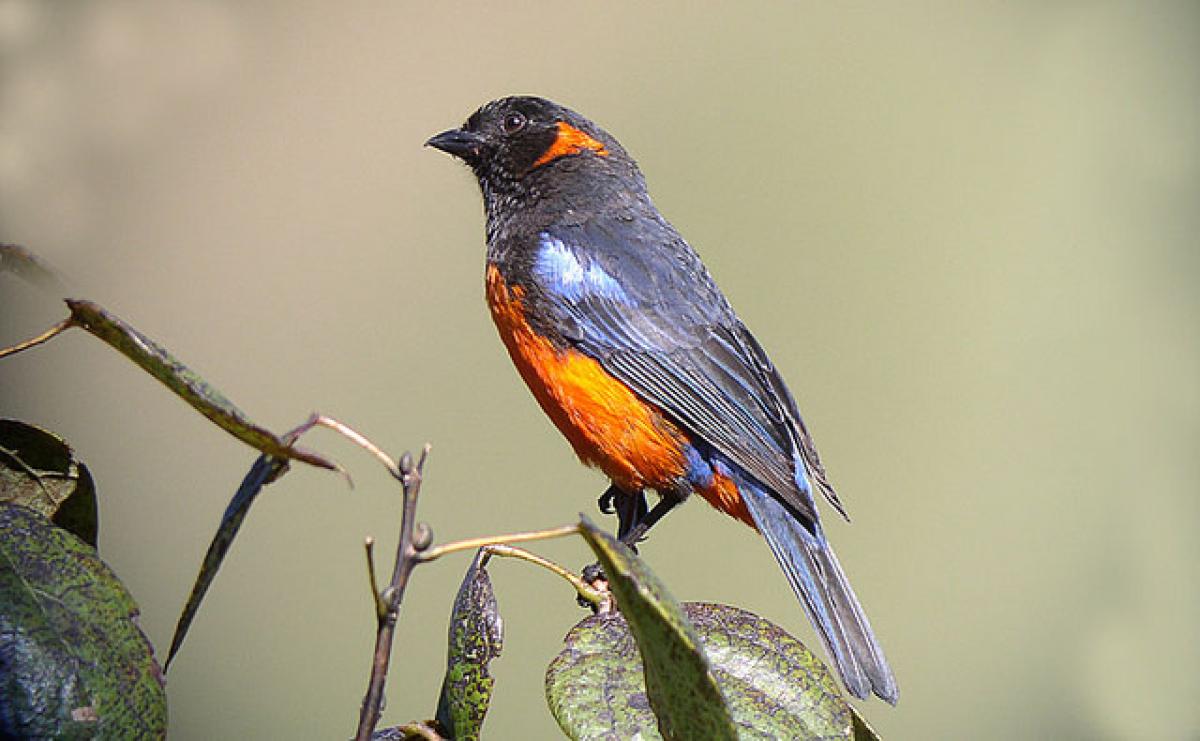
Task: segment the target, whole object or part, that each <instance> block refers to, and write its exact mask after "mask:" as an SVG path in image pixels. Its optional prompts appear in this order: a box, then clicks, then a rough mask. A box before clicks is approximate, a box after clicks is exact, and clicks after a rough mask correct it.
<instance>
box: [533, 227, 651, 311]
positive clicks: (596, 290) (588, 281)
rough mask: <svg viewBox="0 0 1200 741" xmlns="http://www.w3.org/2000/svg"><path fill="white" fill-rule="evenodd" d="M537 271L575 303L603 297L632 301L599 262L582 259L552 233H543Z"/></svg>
mask: <svg viewBox="0 0 1200 741" xmlns="http://www.w3.org/2000/svg"><path fill="white" fill-rule="evenodd" d="M533 272H534V274H535V275H536V276H537V277H538V278H539V279H540V280H541V281H543V282H544V284H545V285H546V287H548V288H549V289H550V290H552V291H554V293H555V294H557V295H559V296H561V297H563V298H565V299H566V300H568V301H571V302H578V301H582V300H583V299H584V298H586V297H589V296H590V297H596V296H602V297H604V298H607V299H609V300H610V301H615V302H617V303H622V304H631V303H632V301H630V299H629V296H628V295H626V293H625V290H624V289H623V288H621V284H620V283H618V282H617V281H616V279H615V278H613V277H612V276H611V275H609V274H608V273H607V272H605V270H604V268H602V267H600V265H598V264H597V263H595V262H592V261H588V260H585V259H581V258H580V256H579V255H577V254H576V253H575V252H574V251H573V250H571V248H569V247H567V246H566V245H565V244H563V242H562V240H560V239H555V238H554V237H552V236H550V235H549V234H544V233H543V234H541V235H540V237H539V243H538V253H537V259H536V261H535V262H534V265H533Z"/></svg>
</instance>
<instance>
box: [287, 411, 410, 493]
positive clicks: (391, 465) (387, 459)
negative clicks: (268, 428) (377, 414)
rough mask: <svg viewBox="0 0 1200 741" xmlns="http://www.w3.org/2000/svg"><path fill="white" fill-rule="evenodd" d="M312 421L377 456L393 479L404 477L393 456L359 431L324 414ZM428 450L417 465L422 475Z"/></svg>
mask: <svg viewBox="0 0 1200 741" xmlns="http://www.w3.org/2000/svg"><path fill="white" fill-rule="evenodd" d="M310 421H311V422H312V424H313V425H320V426H321V427H327V428H329V429H331V430H333V431H334V432H337V433H339V434H340V435H342V436H343V437H345V438H346V439H347V440H349V441H350V442H352V443H354V444H355V445H357V446H359V447H360V448H362V449H363V450H365V451H367V452H368V453H370V454H371V455H373V456H375V458H376V460H378V461H379V462H380V463H382V464H383V467H384V468H386V469H387V470H388V473H390V474H391V475H392V477H393V478H395V479H397V480H399V479H400V478H401V477H402V476H403V475H404V474H403V472H401V471H400V467H399V466H398V465H397V464H396V461H394V460H392V457H391V456H389V455H388V454H387V453H385V452H383V450H381V449H380V448H379V446H378V445H376V444H375V443H373V442H371V441H370V440H369V439H367V436H366V435H364V434H362V433H361V432H359V431H358V430H355V429H354V428H353V427H350V426H349V425H346V424H343V423H341V422H339V421H337V420H336V419H334V418H333V417H326V416H325V415H324V414H314V415H313V417H312V418H311V420H310ZM428 450H429V446H428V445H426V446H425V450H423V451H422V453H421V462H420V463H419V464H418V465H417V472H418V473H420V471H421V467H422V466H423V465H424V463H425V454H426V453H427V452H428Z"/></svg>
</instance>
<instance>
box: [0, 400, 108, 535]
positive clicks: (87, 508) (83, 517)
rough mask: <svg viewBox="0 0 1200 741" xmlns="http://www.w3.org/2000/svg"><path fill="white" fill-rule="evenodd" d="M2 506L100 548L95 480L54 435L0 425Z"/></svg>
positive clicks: (8, 422) (12, 421)
mask: <svg viewBox="0 0 1200 741" xmlns="http://www.w3.org/2000/svg"><path fill="white" fill-rule="evenodd" d="M0 502H13V503H15V504H22V505H24V506H26V507H29V508H30V509H33V510H36V511H37V512H40V513H42V514H43V515H45V516H46V517H49V518H50V519H51V521H53V522H54V524H55V525H58V526H59V527H61V528H65V529H66V530H68V531H70V532H72V533H74V534H75V535H76V536H78V537H79V538H80V539H81V540H83V541H84V542H85V543H87V544H88V545H90V546H92V547H93V548H95V547H96V532H97V530H98V528H99V521H98V518H97V514H96V487H95V484H94V483H93V482H92V475H91V474H90V473H88V469H87V466H85V465H83V464H82V463H80V462H79V461H77V460H76V459H75V454H74V451H72V450H71V448H70V446H68V445H67V444H66V443H65V442H63V439H62V438H60V437H58V436H57V435H55V434H54V433H52V432H49V431H47V430H43V429H42V428H40V427H35V426H33V425H31V424H26V423H25V422H20V421H18V420H15V419H0Z"/></svg>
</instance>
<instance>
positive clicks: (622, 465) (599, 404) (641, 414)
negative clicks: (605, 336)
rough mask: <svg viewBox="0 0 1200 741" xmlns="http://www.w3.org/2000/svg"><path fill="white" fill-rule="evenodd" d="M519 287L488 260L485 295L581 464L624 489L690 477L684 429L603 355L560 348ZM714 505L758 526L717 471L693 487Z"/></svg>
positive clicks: (511, 350) (663, 485)
mask: <svg viewBox="0 0 1200 741" xmlns="http://www.w3.org/2000/svg"><path fill="white" fill-rule="evenodd" d="M523 298H524V291H523V289H522V288H521V287H520V286H514V287H512V288H509V286H508V285H507V284H506V283H505V281H504V278H503V276H501V275H500V271H499V270H497V269H496V268H495V267H494V266H490V265H489V266H488V271H487V300H488V306H489V308H490V309H491V311H492V319H493V320H495V322H496V328H497V329H498V330H499V332H500V339H501V340H502V341H503V342H504V346H505V347H506V348H508V354H509V355H510V356H511V357H512V360H513V364H514V365H516V366H517V371H518V372H520V374H521V378H523V379H524V380H525V384H526V385H527V386H528V387H529V390H530V391H532V392H533V395H534V397H535V398H536V399H537V401H538V404H540V405H541V407H542V410H543V411H544V412H545V413H546V416H548V417H550V419H551V421H552V422H554V425H555V426H556V427H558V429H559V431H560V432H562V434H563V436H564V437H566V438H567V440H568V441H569V442H570V443H571V447H573V448H574V449H575V454H576V455H578V456H579V459H580V460H582V461H583V462H584V463H586V464H588V465H590V466H595V467H597V468H599V469H600V470H601V471H603V472H604V473H605V475H607V476H608V477H609V478H610V479H612V481H613V483H615V484H616V485H617V486H619V487H621V488H622V489H624V490H625V491H630V492H634V491H641V490H642V489H647V488H650V489H656V490H659V491H663V490H670V489H674V488H676V487H678V486H679V485H680V484H681V483H683V482H684V481H685V480H686V475H687V459H686V457H685V455H684V450H685V449H686V448H687V446H689V445H690V444H691V442H690V440H689V438H688V436H687V434H686V433H685V432H684V431H683V430H681V429H680V428H679V427H678V426H677V425H675V424H674V423H673V422H671V421H670V420H669V419H667V418H666V417H664V416H663V414H662V412H660V411H659V410H658V409H656V408H655V407H653V406H651V405H650V404H647V403H646V402H644V401H642V400H641V399H639V398H638V397H637V396H635V395H634V394H633V392H632V391H630V390H629V388H628V387H626V386H625V384H623V383H621V382H620V381H618V380H616V379H615V378H613V377H612V376H611V375H609V374H608V372H607V371H605V370H604V369H603V368H602V367H601V366H600V364H599V363H598V362H596V361H595V360H593V359H592V358H589V357H587V356H586V355H583V354H581V353H579V352H575V351H572V350H559V349H557V348H555V347H554V346H553V345H552V344H551V343H550V341H549V340H547V339H545V338H544V337H541V336H539V335H538V334H537V333H536V332H534V331H533V330H532V329H531V328H530V326H529V323H528V322H527V321H526V320H525V312H524V307H523V306H522V300H523ZM696 491H697V492H698V493H699V494H700V495H701V496H703V497H704V498H705V499H706V500H707V501H708V502H709V503H710V504H712V505H713V506H714V507H716V508H717V509H719V510H721V511H723V512H725V513H727V514H730V515H732V516H734V517H736V518H738V519H739V520H742V521H743V522H745V523H747V524H750V525H751V526H753V524H752V523H753V520H752V519H751V517H750V515H749V513H748V512H747V511H746V508H745V505H744V504H742V501H741V497H740V496H739V495H738V491H737V485H736V484H735V483H734V482H733V481H732V480H731V479H730V478H728V477H726V476H722V475H719V474H718V475H715V476H713V479H712V483H711V484H710V485H708V486H705V487H701V488H697V490H696Z"/></svg>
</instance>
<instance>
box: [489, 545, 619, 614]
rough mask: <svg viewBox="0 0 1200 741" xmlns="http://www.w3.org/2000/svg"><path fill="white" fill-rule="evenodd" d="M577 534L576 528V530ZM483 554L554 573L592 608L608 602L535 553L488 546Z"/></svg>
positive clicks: (601, 594)
mask: <svg viewBox="0 0 1200 741" xmlns="http://www.w3.org/2000/svg"><path fill="white" fill-rule="evenodd" d="M576 532H578V528H576ZM483 550H484V552H485V553H487V554H488V555H491V556H503V557H504V558H518V559H520V560H522V561H528V562H529V563H532V564H536V565H538V566H541V567H542V568H543V569H546V570H547V571H550V572H552V573H555V574H557V575H559V576H561V577H562V578H563V579H566V580H567V581H568V582H570V584H571V586H572V587H575V593H576V594H578V595H579V597H580V598H581V599H583V600H585V601H587V602H588V604H590V605H592V606H593V608H599V607H601V606H602V605H604V604H605V602H607V601H608V600H609V595H608V593H607V592H601V591H600V590H599V589H594V588H593V587H592V586H591V585H590V584H588V583H587V582H585V581H584V580H583V579H580V578H579V577H578V576H576V575H575V574H574V573H572V572H570V571H568V570H567V569H565V568H563V567H562V566H559V565H558V564H556V563H554V562H553V561H551V560H549V559H547V558H542V557H541V556H539V555H537V554H536V553H531V552H530V551H527V550H525V549H524V548H516V547H514V546H511V545H489V546H485V547H484V549H483Z"/></svg>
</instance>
